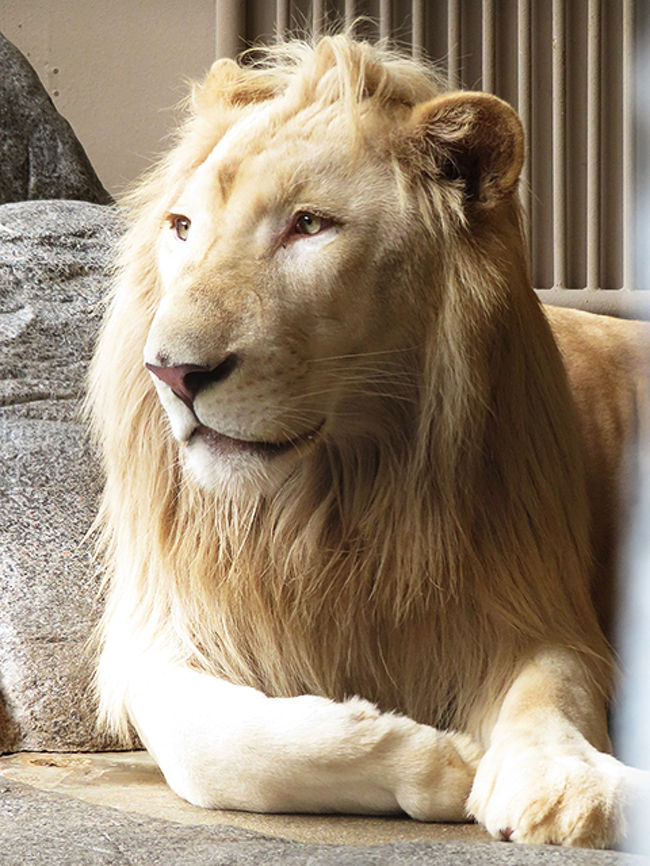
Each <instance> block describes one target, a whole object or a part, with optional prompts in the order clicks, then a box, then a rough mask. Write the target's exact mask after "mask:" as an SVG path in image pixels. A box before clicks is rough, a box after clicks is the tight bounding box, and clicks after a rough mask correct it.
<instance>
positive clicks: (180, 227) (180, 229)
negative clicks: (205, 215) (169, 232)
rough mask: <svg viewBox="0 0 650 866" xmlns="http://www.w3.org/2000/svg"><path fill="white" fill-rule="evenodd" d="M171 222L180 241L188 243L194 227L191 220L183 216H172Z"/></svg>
mask: <svg viewBox="0 0 650 866" xmlns="http://www.w3.org/2000/svg"><path fill="white" fill-rule="evenodd" d="M169 221H170V224H171V227H172V228H173V229H174V231H175V232H176V237H177V238H178V239H179V241H186V240H187V236H188V234H189V233H190V226H191V225H192V222H191V220H189V219H188V218H187V217H186V216H183V215H182V214H172V215H171V216H170V218H169Z"/></svg>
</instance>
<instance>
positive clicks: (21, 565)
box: [0, 201, 119, 751]
mask: <svg viewBox="0 0 650 866" xmlns="http://www.w3.org/2000/svg"><path fill="white" fill-rule="evenodd" d="M118 226H119V211H117V209H115V208H111V207H104V206H100V205H93V204H86V203H82V202H71V201H53V202H22V203H19V204H4V205H0V467H1V469H0V697H1V700H0V703H2V704H3V705H4V706H3V707H2V709H1V710H0V751H13V750H19V749H30V750H61V751H66V750H82V749H102V748H106V747H108V745H109V743H108V741H107V740H106V739H105V738H104V737H102V736H98V734H97V733H96V731H95V730H94V707H93V702H92V700H91V698H90V695H89V692H88V683H89V680H90V676H91V673H92V672H91V666H92V662H91V659H90V655H89V653H88V652H86V643H87V640H88V637H89V634H90V631H91V627H92V623H93V621H94V620H95V619H96V617H97V615H98V607H99V604H98V599H97V595H98V589H99V576H98V573H97V566H96V564H95V563H94V562H93V561H92V553H91V544H90V543H89V542H88V541H87V540H86V538H85V536H86V533H87V532H88V530H89V528H90V525H91V522H92V520H93V517H94V513H95V510H96V504H97V494H98V488H99V479H98V471H97V466H96V462H95V459H94V458H93V456H92V455H91V453H90V449H89V446H88V442H87V438H86V433H85V428H84V425H83V423H82V422H81V420H80V418H79V408H80V398H81V394H82V391H83V387H84V377H85V372H86V367H87V362H88V359H89V357H90V354H91V351H92V345H93V341H94V337H95V334H96V331H97V327H98V324H99V320H100V316H101V308H102V304H101V299H102V297H103V296H104V295H105V293H106V290H107V285H108V275H107V267H108V264H109V262H110V258H111V253H112V247H113V243H114V239H115V237H116V235H117V233H118V231H119V229H118Z"/></svg>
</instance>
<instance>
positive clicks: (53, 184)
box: [0, 34, 111, 204]
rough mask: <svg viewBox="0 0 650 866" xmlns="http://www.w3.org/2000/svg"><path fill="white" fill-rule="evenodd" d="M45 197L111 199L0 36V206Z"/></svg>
mask: <svg viewBox="0 0 650 866" xmlns="http://www.w3.org/2000/svg"><path fill="white" fill-rule="evenodd" d="M49 198H63V199H79V200H81V201H90V202H95V203H97V204H108V203H109V202H110V201H111V197H110V195H109V194H108V193H107V192H106V190H105V189H104V187H103V186H102V184H101V183H100V181H99V179H98V177H97V175H96V174H95V172H94V170H93V167H92V166H91V164H90V161H89V159H88V157H87V156H86V153H85V151H84V149H83V147H82V146H81V144H80V143H79V141H78V140H77V137H76V136H75V134H74V132H73V131H72V127H71V126H70V124H69V123H68V121H67V120H65V118H63V117H62V116H61V115H60V114H59V112H58V111H57V110H56V108H55V107H54V104H53V103H52V100H51V99H50V97H49V96H48V94H47V92H46V90H45V88H44V87H43V85H42V84H41V82H40V80H39V78H38V75H37V74H36V73H35V72H34V70H33V69H32V67H31V65H30V64H29V62H28V61H27V59H26V58H25V57H24V56H23V55H22V54H21V53H20V51H19V50H18V49H17V48H16V47H15V46H14V45H12V44H11V42H9V41H8V40H7V39H5V37H4V36H2V34H0V202H14V201H25V200H27V199H49Z"/></svg>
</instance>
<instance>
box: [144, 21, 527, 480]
mask: <svg viewBox="0 0 650 866" xmlns="http://www.w3.org/2000/svg"><path fill="white" fill-rule="evenodd" d="M271 58H273V55H271ZM287 59H288V60H289V62H290V64H293V65H289V66H287V65H286V63H287ZM283 61H284V62H283V65H281V66H279V67H278V66H277V65H276V66H275V67H273V66H267V68H265V69H264V70H263V71H260V70H256V69H252V70H249V69H246V68H239V67H237V66H236V65H235V64H234V63H232V61H219V62H217V63H216V64H215V65H214V66H213V68H212V70H211V72H210V75H209V77H208V79H207V81H206V82H205V83H204V84H203V85H202V86H201V87H200V88H198V89H197V90H196V91H195V96H194V104H195V110H196V111H197V112H198V114H199V116H200V118H201V120H202V121H203V123H205V122H206V116H209V117H210V118H211V120H212V121H213V126H212V128H211V137H210V140H209V141H208V143H207V144H206V146H205V152H204V153H201V154H200V155H199V156H198V158H197V157H194V158H193V159H192V160H191V161H188V162H187V163H184V164H183V165H182V167H181V170H182V176H181V177H180V178H179V179H178V180H176V179H174V182H172V183H170V184H169V188H168V189H166V190H165V194H164V197H163V199H162V201H157V202H156V207H157V217H158V225H157V232H156V236H155V238H152V244H151V254H152V256H153V261H152V267H153V268H154V269H155V272H156V274H157V280H156V282H157V285H156V294H157V297H156V298H155V311H154V317H153V321H152V323H151V327H150V329H149V332H148V335H147V340H146V344H145V346H144V360H145V362H146V365H147V367H148V369H149V370H150V371H151V373H152V376H153V381H154V384H155V386H156V388H157V390H158V394H159V397H160V400H161V402H162V404H163V406H164V407H165V410H166V412H167V414H168V417H169V421H170V424H171V429H172V431H173V435H174V437H175V439H176V440H177V442H178V445H179V453H180V455H181V458H182V460H183V463H184V465H186V466H187V467H188V468H189V470H190V471H191V474H192V476H193V479H194V481H196V482H198V483H199V484H201V485H203V486H205V487H207V488H212V489H215V488H216V489H219V490H221V491H233V490H235V489H238V488H241V487H243V488H244V490H246V491H248V493H250V490H251V488H253V489H260V490H262V491H264V492H269V491H273V490H275V489H276V488H277V487H278V486H279V485H280V484H281V483H282V482H283V480H284V479H285V478H286V477H287V476H288V475H289V474H290V473H291V472H292V471H293V469H294V468H295V467H296V466H297V465H298V464H300V463H301V462H303V461H305V460H310V459H313V455H314V453H315V452H316V451H318V450H321V451H322V449H323V447H324V446H325V445H326V444H327V443H341V444H344V443H348V442H349V441H350V440H351V439H353V440H354V441H355V442H357V443H358V442H359V441H360V440H363V439H372V438H376V437H382V438H384V437H386V435H387V427H388V428H391V430H390V435H391V436H392V437H393V438H394V436H395V429H394V427H395V426H396V425H395V420H396V419H395V415H396V414H397V415H398V416H399V424H398V425H397V426H398V427H399V432H400V434H401V435H403V434H404V422H405V418H404V417H403V416H405V415H406V416H408V415H409V414H412V413H410V412H409V410H408V409H407V410H406V411H405V407H406V406H407V405H409V404H410V406H411V407H412V406H414V405H415V404H416V403H417V400H418V393H417V392H418V388H419V385H420V376H419V375H418V374H417V373H416V371H418V370H420V369H421V368H422V364H423V361H424V357H423V347H424V345H425V342H426V337H427V334H428V333H430V331H431V317H432V316H434V315H435V314H436V311H439V308H440V305H441V303H442V301H443V298H442V291H443V287H444V284H445V279H444V273H445V259H447V258H449V256H450V253H451V250H450V244H456V243H458V240H457V238H459V237H462V236H463V234H465V235H467V232H468V225H469V223H472V224H475V223H477V222H479V223H485V222H489V220H490V219H497V220H498V219H502V217H499V216H495V215H494V214H493V211H494V209H495V208H496V211H497V212H498V211H499V208H501V209H503V207H504V203H507V202H508V199H509V198H511V197H512V194H513V190H514V187H515V183H516V180H517V176H518V173H519V168H520V165H521V160H522V150H523V148H522V136H521V130H520V126H519V121H518V119H517V117H516V115H515V113H514V112H513V110H512V109H511V108H510V107H509V106H507V105H506V104H505V103H503V102H501V101H500V100H498V99H496V98H495V97H491V96H487V95H483V94H472V93H469V94H467V93H456V94H444V95H441V94H440V93H438V92H437V91H438V88H437V85H436V83H435V81H434V80H431V79H424V77H423V75H422V71H421V70H420V69H419V68H418V67H416V66H411V67H409V66H407V65H405V64H404V63H403V62H401V63H400V62H393V64H392V65H391V63H390V62H384V64H383V65H380V63H379V59H378V57H377V56H376V54H374V53H373V52H372V51H371V50H370V48H369V46H361V45H357V44H354V43H349V42H347V41H345V40H343V39H340V38H335V39H330V40H325V41H323V42H321V44H320V45H319V47H318V49H317V50H316V51H315V52H306V51H305V50H304V48H301V49H300V50H299V52H298V53H297V54H296V55H294V56H291V57H290V58H286V57H285V58H283ZM190 134H191V133H190ZM184 151H185V147H182V148H181V150H180V151H179V154H178V155H179V157H181V155H182V156H183V157H185V153H184ZM432 190H433V192H432Z"/></svg>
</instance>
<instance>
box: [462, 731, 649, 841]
mask: <svg viewBox="0 0 650 866" xmlns="http://www.w3.org/2000/svg"><path fill="white" fill-rule="evenodd" d="M635 772H637V771H633V770H629V769H628V768H627V767H625V766H624V765H623V764H621V763H620V762H619V761H617V760H616V759H615V758H613V757H611V755H606V754H603V753H602V752H598V751H596V750H595V749H593V748H592V747H591V746H589V745H588V744H587V743H584V744H580V746H579V747H574V748H569V747H567V746H564V747H562V746H559V747H558V746H556V747H555V748H552V747H551V746H550V745H548V744H544V745H543V746H541V747H540V746H539V745H538V746H532V745H528V746H527V747H525V748H522V747H521V746H519V747H518V746H517V745H515V744H503V743H502V744H500V745H498V746H493V747H491V748H490V749H489V750H488V751H487V752H486V754H485V756H484V757H483V759H482V761H481V763H480V764H479V767H478V770H477V773H476V778H475V781H474V786H473V788H472V792H471V794H470V797H469V800H468V810H469V812H470V814H471V815H473V816H474V817H475V818H476V819H477V820H478V821H479V822H480V823H481V824H484V825H485V827H486V828H487V830H488V832H489V833H490V834H491V835H492V836H494V837H495V838H497V839H505V840H509V841H512V842H528V843H537V844H543V843H550V844H556V845H575V846H582V847H589V848H608V847H611V846H612V845H615V844H616V843H617V842H618V841H620V839H621V838H622V836H623V834H624V824H625V821H624V806H625V802H626V799H627V796H628V793H629V791H628V789H629V785H630V784H632V782H631V774H634V773H635ZM628 777H630V778H628Z"/></svg>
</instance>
